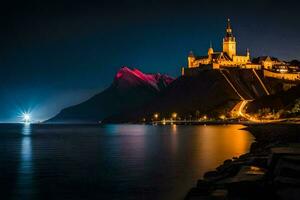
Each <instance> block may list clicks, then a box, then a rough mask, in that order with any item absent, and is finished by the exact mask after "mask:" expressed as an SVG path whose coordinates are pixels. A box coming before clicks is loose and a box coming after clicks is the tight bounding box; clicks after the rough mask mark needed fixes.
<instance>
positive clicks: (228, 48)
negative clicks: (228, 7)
mask: <svg viewBox="0 0 300 200" xmlns="http://www.w3.org/2000/svg"><path fill="white" fill-rule="evenodd" d="M223 52H224V53H227V54H228V56H229V57H230V58H232V56H234V55H236V42H235V37H234V36H233V34H232V29H231V24H230V19H227V27H226V35H225V37H224V39H223Z"/></svg>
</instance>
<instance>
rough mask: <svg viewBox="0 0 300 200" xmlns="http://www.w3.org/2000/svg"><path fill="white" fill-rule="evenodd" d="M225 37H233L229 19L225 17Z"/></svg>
mask: <svg viewBox="0 0 300 200" xmlns="http://www.w3.org/2000/svg"><path fill="white" fill-rule="evenodd" d="M226 37H233V35H232V29H231V23H230V19H229V18H228V19H227V26H226Z"/></svg>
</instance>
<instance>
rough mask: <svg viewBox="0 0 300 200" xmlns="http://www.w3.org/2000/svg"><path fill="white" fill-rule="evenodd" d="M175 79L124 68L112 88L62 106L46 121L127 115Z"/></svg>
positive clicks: (94, 120)
mask: <svg viewBox="0 0 300 200" xmlns="http://www.w3.org/2000/svg"><path fill="white" fill-rule="evenodd" d="M173 80H174V79H173V78H172V77H170V76H167V75H162V74H144V73H142V72H141V71H139V70H138V69H130V68H127V67H122V68H121V69H120V70H119V71H118V72H117V74H116V75H115V77H114V80H113V83H112V84H111V85H110V87H108V88H107V89H105V90H104V91H103V92H101V93H99V94H97V95H95V96H93V97H92V98H90V99H89V100H87V101H85V102H83V103H81V104H78V105H75V106H71V107H68V108H66V109H63V110H62V111H61V112H60V113H59V114H58V115H56V116H55V117H53V118H51V119H50V120H48V121H47V122H48V123H50V122H55V123H61V122H64V123H65V122H69V123H74V122H98V121H102V120H103V119H105V118H108V117H110V116H115V115H125V114H126V113H127V112H132V111H133V110H137V109H140V108H141V107H142V106H144V105H145V104H147V103H149V102H151V101H152V100H153V99H155V98H156V97H157V96H158V95H159V93H160V92H161V91H162V90H164V89H165V88H166V87H167V86H168V85H169V84H171V83H172V82H173Z"/></svg>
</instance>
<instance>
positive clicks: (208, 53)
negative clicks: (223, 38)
mask: <svg viewBox="0 0 300 200" xmlns="http://www.w3.org/2000/svg"><path fill="white" fill-rule="evenodd" d="M213 53H214V49H213V48H212V43H211V42H210V46H209V49H208V51H207V55H208V56H211V54H213Z"/></svg>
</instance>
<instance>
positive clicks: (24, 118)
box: [23, 113, 30, 123]
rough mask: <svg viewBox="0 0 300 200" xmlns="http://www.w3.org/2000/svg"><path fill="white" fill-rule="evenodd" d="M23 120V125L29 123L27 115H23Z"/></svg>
mask: <svg viewBox="0 0 300 200" xmlns="http://www.w3.org/2000/svg"><path fill="white" fill-rule="evenodd" d="M23 120H24V122H25V123H29V122H30V115H29V114H28V113H24V114H23Z"/></svg>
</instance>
